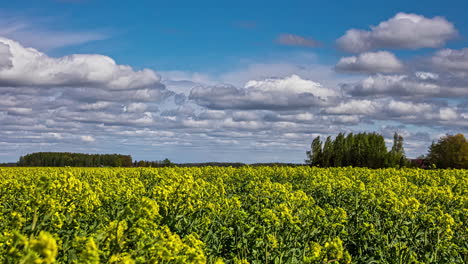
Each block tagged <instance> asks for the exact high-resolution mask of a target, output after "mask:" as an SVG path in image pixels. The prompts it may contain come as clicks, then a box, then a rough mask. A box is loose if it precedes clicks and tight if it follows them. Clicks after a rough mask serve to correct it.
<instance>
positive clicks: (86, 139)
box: [80, 136, 96, 142]
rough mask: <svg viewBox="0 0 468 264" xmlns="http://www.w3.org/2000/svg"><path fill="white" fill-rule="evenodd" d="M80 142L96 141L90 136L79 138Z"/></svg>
mask: <svg viewBox="0 0 468 264" xmlns="http://www.w3.org/2000/svg"><path fill="white" fill-rule="evenodd" d="M80 139H81V141H83V142H94V141H96V139H95V138H94V137H92V136H81V137H80Z"/></svg>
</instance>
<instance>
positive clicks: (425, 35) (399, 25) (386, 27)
mask: <svg viewBox="0 0 468 264" xmlns="http://www.w3.org/2000/svg"><path fill="white" fill-rule="evenodd" d="M457 34H458V33H457V30H456V29H455V26H454V25H453V24H452V23H451V22H449V21H447V20H446V19H445V18H443V17H439V16H436V17H433V18H426V17H424V16H421V15H417V14H408V13H398V14H396V15H395V16H394V17H392V18H390V19H389V20H387V21H383V22H381V23H380V24H379V25H377V26H371V30H369V31H367V30H360V29H350V30H348V31H347V32H346V34H345V35H344V36H342V37H341V38H339V39H338V40H337V43H338V46H339V47H340V48H341V49H343V50H345V51H348V52H356V53H357V52H363V51H368V50H374V49H381V48H391V49H417V48H437V47H441V46H442V45H444V44H445V43H446V42H447V41H448V40H449V39H452V38H454V37H455V36H457Z"/></svg>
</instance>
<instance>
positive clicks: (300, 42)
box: [276, 34, 320, 48]
mask: <svg viewBox="0 0 468 264" xmlns="http://www.w3.org/2000/svg"><path fill="white" fill-rule="evenodd" d="M276 42H277V43H278V44H281V45H285V46H299V47H308V48H315V47H317V46H319V45H320V43H319V42H318V41H316V40H314V39H312V38H308V37H301V36H299V35H295V34H281V35H279V36H278V38H277V39H276Z"/></svg>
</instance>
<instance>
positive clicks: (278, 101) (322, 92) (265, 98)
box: [189, 75, 339, 109]
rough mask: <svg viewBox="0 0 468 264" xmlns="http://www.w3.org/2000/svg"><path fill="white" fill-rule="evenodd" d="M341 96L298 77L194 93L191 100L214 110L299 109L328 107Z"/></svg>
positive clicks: (267, 80)
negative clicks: (333, 99) (335, 98)
mask: <svg viewBox="0 0 468 264" xmlns="http://www.w3.org/2000/svg"><path fill="white" fill-rule="evenodd" d="M338 95H339V94H338V92H337V91H335V90H333V89H329V88H326V87H323V86H322V85H321V84H320V83H317V82H314V81H311V80H305V79H302V78H301V77H299V76H297V75H291V76H289V77H286V78H276V79H272V78H270V79H265V80H260V81H256V80H251V81H248V82H247V83H246V84H245V86H244V87H243V88H236V87H234V86H231V85H218V86H211V87H204V86H199V87H195V88H193V89H192V91H191V92H190V96H189V99H191V100H194V101H195V102H197V103H198V104H199V105H201V106H205V107H208V108H212V109H300V108H308V107H311V106H314V105H322V104H325V103H326V102H327V101H328V99H329V98H331V97H335V96H338Z"/></svg>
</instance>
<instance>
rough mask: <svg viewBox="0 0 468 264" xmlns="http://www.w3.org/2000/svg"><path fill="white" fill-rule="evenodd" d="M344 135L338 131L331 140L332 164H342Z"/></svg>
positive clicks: (339, 165) (338, 165)
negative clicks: (333, 139)
mask: <svg viewBox="0 0 468 264" xmlns="http://www.w3.org/2000/svg"><path fill="white" fill-rule="evenodd" d="M344 145H345V137H344V134H343V133H339V134H338V136H336V138H335V141H333V166H334V167H341V166H343V161H344V159H345V146H344Z"/></svg>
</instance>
